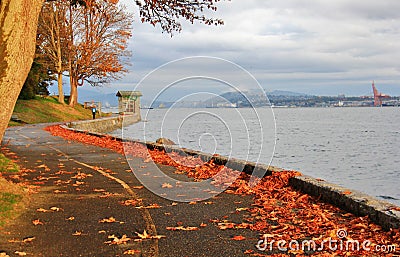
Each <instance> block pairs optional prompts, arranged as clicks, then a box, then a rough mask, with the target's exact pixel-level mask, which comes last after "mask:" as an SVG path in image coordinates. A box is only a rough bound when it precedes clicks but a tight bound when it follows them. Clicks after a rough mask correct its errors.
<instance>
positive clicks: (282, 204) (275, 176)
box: [46, 126, 400, 256]
mask: <svg viewBox="0 0 400 257" xmlns="http://www.w3.org/2000/svg"><path fill="white" fill-rule="evenodd" d="M46 130H47V131H50V132H51V134H53V135H56V136H61V137H64V138H65V139H68V140H74V141H79V142H82V143H86V144H91V145H96V146H100V147H106V148H109V149H112V150H114V151H116V152H118V153H121V154H125V155H127V156H133V157H140V158H143V159H144V162H149V161H151V160H152V161H154V162H155V163H160V164H164V165H169V166H172V167H176V168H177V169H178V170H180V171H182V172H186V173H187V175H188V176H190V177H193V178H195V179H207V178H210V177H213V176H214V175H216V174H218V173H219V174H218V175H217V176H215V178H214V180H215V181H214V182H215V184H220V183H226V181H227V179H229V177H230V176H229V174H230V173H231V172H238V171H232V170H230V169H228V168H226V167H224V166H221V165H216V164H215V163H213V162H212V161H209V162H207V163H204V162H203V161H202V160H200V158H194V157H185V156H180V155H179V154H177V153H168V154H167V153H165V152H164V151H159V150H149V149H147V148H146V147H145V146H144V145H143V144H140V143H134V142H129V143H128V144H130V145H129V147H125V151H124V145H123V144H125V143H122V142H121V141H118V140H115V139H113V138H112V137H107V136H106V137H97V136H92V135H88V134H85V133H76V132H73V131H70V130H67V129H63V128H61V127H60V126H50V127H47V128H46ZM221 174H222V175H221ZM297 175H299V173H298V172H295V171H283V172H273V173H272V175H270V176H267V177H265V178H263V179H262V180H261V181H260V183H259V184H258V185H257V186H255V187H252V188H251V187H249V185H248V183H247V181H248V180H249V175H247V174H245V173H241V174H240V176H239V178H238V179H237V180H236V181H234V183H233V184H232V185H231V186H230V188H229V189H228V190H226V192H227V193H233V194H239V195H253V196H254V204H253V206H252V207H251V208H248V209H247V208H246V209H241V210H237V211H238V212H240V211H248V212H249V213H250V214H251V216H250V217H249V218H247V220H246V222H243V223H241V224H235V223H229V222H225V223H224V224H229V226H228V225H226V226H224V225H221V226H219V227H220V229H235V230H238V229H252V230H256V231H260V232H261V233H262V238H260V239H263V238H268V239H269V240H270V242H272V241H274V242H275V243H274V244H273V245H272V246H271V247H273V250H274V251H273V252H268V251H269V248H270V246H269V245H268V247H267V250H266V252H260V251H256V250H248V251H246V254H250V255H253V256H271V254H273V255H274V256H287V254H294V255H295V254H297V256H302V255H304V254H306V253H305V252H304V251H303V250H302V249H301V242H302V241H304V240H312V241H314V242H315V243H316V245H317V247H318V246H321V244H322V245H323V243H324V242H325V243H326V242H329V240H338V241H340V240H341V242H342V243H343V245H342V247H339V244H337V246H338V247H337V248H336V249H335V248H334V249H333V250H332V249H331V248H328V247H327V246H326V247H325V248H324V249H321V250H319V251H316V252H307V255H310V254H312V255H313V256H335V255H340V256H394V254H395V253H393V252H392V253H388V252H377V251H374V250H375V249H376V247H377V246H395V247H396V250H399V249H400V245H399V242H400V230H399V229H392V230H390V231H383V230H382V228H381V227H380V226H378V225H376V224H374V223H372V222H371V221H370V220H369V218H368V217H355V216H354V215H352V214H350V213H346V212H344V211H342V210H340V209H339V208H337V207H334V206H332V205H330V204H326V203H323V202H320V201H318V200H317V199H315V198H314V197H311V196H309V195H307V194H303V193H301V192H298V191H295V190H294V189H293V188H291V187H290V186H289V182H288V181H289V179H290V178H291V177H293V176H297ZM221 224H222V223H221ZM179 229H187V228H185V227H182V228H175V230H179ZM171 230H173V228H171ZM338 231H346V235H345V237H339V236H340V235H339V236H338ZM232 239H233V240H246V239H245V238H244V237H243V236H241V235H240V234H239V233H238V235H237V236H235V237H234V238H232ZM279 240H285V242H287V243H289V242H291V241H292V240H297V242H299V244H300V249H297V250H288V251H287V253H285V254H283V253H277V252H279V251H277V250H276V249H278V248H277V243H278V241H279ZM351 240H354V241H358V242H359V243H360V245H361V244H362V243H363V242H365V241H367V240H368V241H369V242H370V244H369V245H368V248H369V250H368V249H367V248H366V249H363V247H361V246H360V247H359V249H354V250H353V249H350V250H351V251H347V250H348V248H347V247H345V246H346V242H351ZM338 241H337V242H338ZM286 247H288V245H286Z"/></svg>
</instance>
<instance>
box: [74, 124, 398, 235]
mask: <svg viewBox="0 0 400 257" xmlns="http://www.w3.org/2000/svg"><path fill="white" fill-rule="evenodd" d="M70 129H71V128H70ZM87 131H89V132H88V133H89V134H91V135H95V136H100V137H101V136H105V135H104V134H101V133H97V132H95V131H90V130H87ZM114 138H115V139H116V140H119V141H122V139H121V138H118V137H114ZM134 142H138V143H141V144H143V145H145V146H146V147H147V148H149V149H158V150H165V151H166V152H172V151H174V152H177V153H179V154H181V155H189V156H195V157H199V158H201V159H202V160H203V161H209V160H211V159H212V160H213V161H214V162H215V163H216V164H220V165H226V166H227V167H228V168H231V169H235V170H239V171H243V172H245V173H247V174H253V175H255V176H269V175H271V173H272V172H273V171H278V172H279V171H282V170H283V169H280V168H277V167H274V166H268V165H264V164H257V163H254V162H248V161H244V160H239V159H234V158H227V157H225V156H219V155H210V154H207V153H203V152H199V151H194V150H191V149H186V148H179V147H177V146H170V145H162V144H157V143H154V142H141V141H134ZM289 184H290V186H291V187H293V188H294V189H295V190H298V191H300V192H303V193H306V194H309V195H312V196H316V197H318V198H319V199H320V200H322V201H324V202H327V203H330V204H333V205H334V206H337V207H339V208H341V209H343V210H345V211H348V212H350V213H353V214H355V215H357V216H367V215H368V216H369V217H370V218H371V220H372V221H373V222H375V223H376V224H378V225H381V226H382V228H383V229H385V230H389V229H390V228H400V211H399V207H398V206H396V205H394V204H391V203H389V202H386V201H382V200H379V199H377V198H374V197H371V196H369V195H367V194H365V193H362V192H358V191H354V190H351V189H348V188H344V187H341V186H339V185H335V184H331V183H329V182H326V181H323V180H320V179H315V178H312V177H309V176H304V175H303V176H298V177H294V178H291V179H290V180H289Z"/></svg>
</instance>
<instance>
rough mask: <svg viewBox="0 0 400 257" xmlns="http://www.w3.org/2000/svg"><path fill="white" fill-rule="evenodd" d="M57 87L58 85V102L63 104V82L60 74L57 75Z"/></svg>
mask: <svg viewBox="0 0 400 257" xmlns="http://www.w3.org/2000/svg"><path fill="white" fill-rule="evenodd" d="M57 85H58V102H59V103H62V104H65V102H64V90H63V81H62V72H59V73H58V74H57Z"/></svg>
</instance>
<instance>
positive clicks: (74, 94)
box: [69, 76, 78, 107]
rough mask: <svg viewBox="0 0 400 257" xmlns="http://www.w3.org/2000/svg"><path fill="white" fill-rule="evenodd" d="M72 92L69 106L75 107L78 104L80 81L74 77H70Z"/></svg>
mask: <svg viewBox="0 0 400 257" xmlns="http://www.w3.org/2000/svg"><path fill="white" fill-rule="evenodd" d="M69 81H70V86H71V92H70V95H69V106H71V107H74V106H75V104H77V103H78V81H77V79H76V78H75V77H74V76H70V80H69Z"/></svg>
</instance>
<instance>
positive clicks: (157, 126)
mask: <svg viewBox="0 0 400 257" xmlns="http://www.w3.org/2000/svg"><path fill="white" fill-rule="evenodd" d="M142 119H143V120H144V122H140V123H137V124H134V125H131V126H126V127H124V128H123V130H118V131H114V132H113V134H115V135H119V136H121V135H122V136H123V137H124V138H133V139H140V140H147V141H155V140H156V139H157V138H160V137H167V138H170V139H172V140H173V141H174V142H175V143H177V144H179V145H180V146H181V147H186V148H191V149H195V150H200V151H203V152H208V153H218V154H221V155H226V156H232V157H236V158H240V159H246V160H250V161H258V162H260V163H265V164H272V165H274V166H278V167H281V168H285V169H295V170H299V171H301V172H302V173H303V174H306V175H310V176H313V177H316V178H321V179H324V180H327V181H329V182H332V183H336V184H339V185H342V186H345V187H348V188H350V189H353V190H359V191H362V192H365V193H367V194H370V195H373V196H375V197H378V198H381V199H385V200H387V201H389V202H392V203H395V204H397V205H400V190H399V188H400V186H399V185H400V108H395V107H394V108H391V107H385V108H275V109H273V110H271V109H270V108H257V109H245V108H243V109H235V108H227V109H221V108H218V109H152V110H142Z"/></svg>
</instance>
